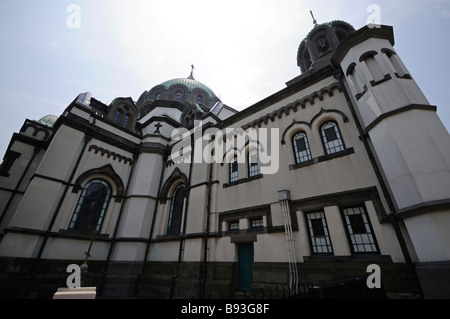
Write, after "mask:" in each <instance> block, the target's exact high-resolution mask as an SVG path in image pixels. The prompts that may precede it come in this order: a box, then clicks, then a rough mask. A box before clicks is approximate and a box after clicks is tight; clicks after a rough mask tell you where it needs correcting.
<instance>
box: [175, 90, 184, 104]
mask: <svg viewBox="0 0 450 319" xmlns="http://www.w3.org/2000/svg"><path fill="white" fill-rule="evenodd" d="M182 95H183V94H182V93H181V92H180V91H178V92H177V93H175V98H174V100H175V101H176V102H180V101H181V96H182Z"/></svg>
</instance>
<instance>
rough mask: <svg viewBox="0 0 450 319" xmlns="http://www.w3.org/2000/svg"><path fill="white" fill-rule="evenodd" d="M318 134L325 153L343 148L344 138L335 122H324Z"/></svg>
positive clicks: (342, 149) (331, 152)
mask: <svg viewBox="0 0 450 319" xmlns="http://www.w3.org/2000/svg"><path fill="white" fill-rule="evenodd" d="M320 134H321V137H322V143H323V146H324V148H325V153H326V154H328V155H330V154H333V153H338V152H342V151H344V150H345V145H344V140H343V139H342V135H341V132H340V130H339V126H338V125H337V123H335V122H326V123H325V124H323V125H322V127H321V128H320Z"/></svg>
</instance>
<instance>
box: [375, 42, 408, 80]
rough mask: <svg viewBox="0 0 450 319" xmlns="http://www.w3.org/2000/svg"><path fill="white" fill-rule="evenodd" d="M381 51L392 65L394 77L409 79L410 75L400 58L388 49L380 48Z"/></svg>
mask: <svg viewBox="0 0 450 319" xmlns="http://www.w3.org/2000/svg"><path fill="white" fill-rule="evenodd" d="M381 52H383V53H384V54H386V56H387V57H388V59H389V61H390V62H391V64H392V66H393V67H394V70H395V76H396V77H398V78H402V79H411V75H409V73H408V71H407V69H406V67H405V65H404V64H403V62H402V60H400V58H399V57H398V55H397V54H396V53H395V52H394V51H392V50H389V49H382V50H381Z"/></svg>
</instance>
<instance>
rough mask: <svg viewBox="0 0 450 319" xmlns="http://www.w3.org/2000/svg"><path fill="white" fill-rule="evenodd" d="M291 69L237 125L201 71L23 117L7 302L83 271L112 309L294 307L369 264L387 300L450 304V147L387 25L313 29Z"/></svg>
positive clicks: (15, 152) (1, 221) (15, 156)
mask: <svg viewBox="0 0 450 319" xmlns="http://www.w3.org/2000/svg"><path fill="white" fill-rule="evenodd" d="M293 58H294V57H293ZM296 58H297V64H298V66H299V68H300V71H301V72H299V73H300V75H298V76H297V77H296V78H294V79H291V80H289V81H288V82H287V83H286V87H285V88H284V89H282V90H280V91H278V92H276V93H274V94H272V95H270V96H268V97H267V98H265V99H263V100H261V101H260V102H257V103H256V104H254V105H252V106H249V107H248V108H246V109H244V110H242V111H239V112H238V111H236V110H235V109H233V108H232V107H230V106H228V105H226V104H224V103H223V102H222V101H221V100H220V99H219V98H218V96H217V95H216V94H215V93H214V91H213V90H212V89H211V88H209V87H208V86H206V85H205V84H203V83H201V82H200V81H198V80H197V79H195V77H194V74H193V73H191V74H190V76H188V77H187V78H176V79H172V80H168V81H166V82H164V83H161V84H159V85H156V86H154V87H153V88H151V89H150V90H148V91H145V92H143V93H142V95H141V96H140V97H139V99H138V100H137V101H134V100H133V99H132V98H129V97H118V98H116V99H114V100H113V101H112V102H111V103H110V104H105V103H103V102H101V101H100V100H97V99H96V98H95V97H94V96H92V94H91V93H89V92H87V93H82V94H80V95H78V96H77V97H76V98H75V99H74V100H73V102H72V103H70V105H69V106H68V107H67V108H66V109H65V110H63V111H62V113H61V114H60V115H59V116H52V115H50V116H44V117H42V118H41V119H40V120H30V119H26V120H25V122H24V124H23V126H22V128H21V129H20V131H19V132H18V133H14V134H13V136H12V139H11V142H10V144H9V146H8V148H7V151H6V153H5V155H4V157H3V162H2V163H1V166H0V283H1V284H0V295H1V296H3V297H16V298H51V297H52V295H53V294H54V293H55V292H56V290H57V288H58V287H64V286H65V285H66V279H67V277H68V275H69V274H68V273H67V272H66V269H67V266H68V265H70V264H78V265H80V264H82V263H83V261H86V262H87V264H88V272H87V273H86V274H83V276H84V277H83V279H84V280H85V281H87V280H88V281H89V283H88V284H89V285H93V286H95V287H97V295H98V296H99V297H105V298H106V297H123V298H127V297H142V298H205V297H209V298H219V297H220V296H230V295H231V294H232V293H235V292H239V291H252V289H265V288H266V287H272V288H274V289H275V288H277V287H286V289H288V290H289V292H290V293H292V294H295V292H296V291H297V290H298V289H299V286H300V285H301V283H302V282H303V281H315V280H319V279H327V278H344V277H351V276H357V275H361V274H365V273H367V269H368V266H369V265H378V266H379V267H380V274H381V281H382V284H383V287H384V289H385V291H386V293H387V296H388V297H390V298H398V297H411V298H414V297H425V298H448V297H450V287H449V286H448V285H442V283H443V282H448V281H449V280H450V231H449V229H450V187H449V186H450V137H449V134H448V132H447V130H446V128H445V127H444V125H443V124H442V123H441V121H440V119H439V118H438V116H437V114H436V106H433V105H430V103H429V102H428V100H427V99H426V97H425V96H424V94H423V93H422V91H421V89H420V87H419V86H418V85H417V83H416V81H415V80H414V78H413V75H412V74H410V72H409V71H408V69H407V67H406V66H405V65H404V64H403V62H402V59H401V57H400V56H399V55H398V54H397V53H396V51H395V49H394V32H393V28H392V27H390V26H374V25H369V26H364V27H362V28H361V29H359V30H355V29H354V28H353V27H352V26H351V25H350V24H348V23H346V22H343V21H332V22H329V23H323V24H317V23H315V25H314V28H313V29H312V30H311V31H310V32H309V34H307V35H306V37H305V38H304V40H303V41H302V42H301V43H300V45H299V49H298V53H297V57H296ZM43 115H44V114H43ZM88 247H90V248H89V250H88Z"/></svg>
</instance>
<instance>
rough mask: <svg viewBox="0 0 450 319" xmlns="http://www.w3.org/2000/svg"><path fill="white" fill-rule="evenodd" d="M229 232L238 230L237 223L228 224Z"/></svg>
mask: <svg viewBox="0 0 450 319" xmlns="http://www.w3.org/2000/svg"><path fill="white" fill-rule="evenodd" d="M228 230H229V231H238V230H239V221H233V222H230V223H229V224H228Z"/></svg>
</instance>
